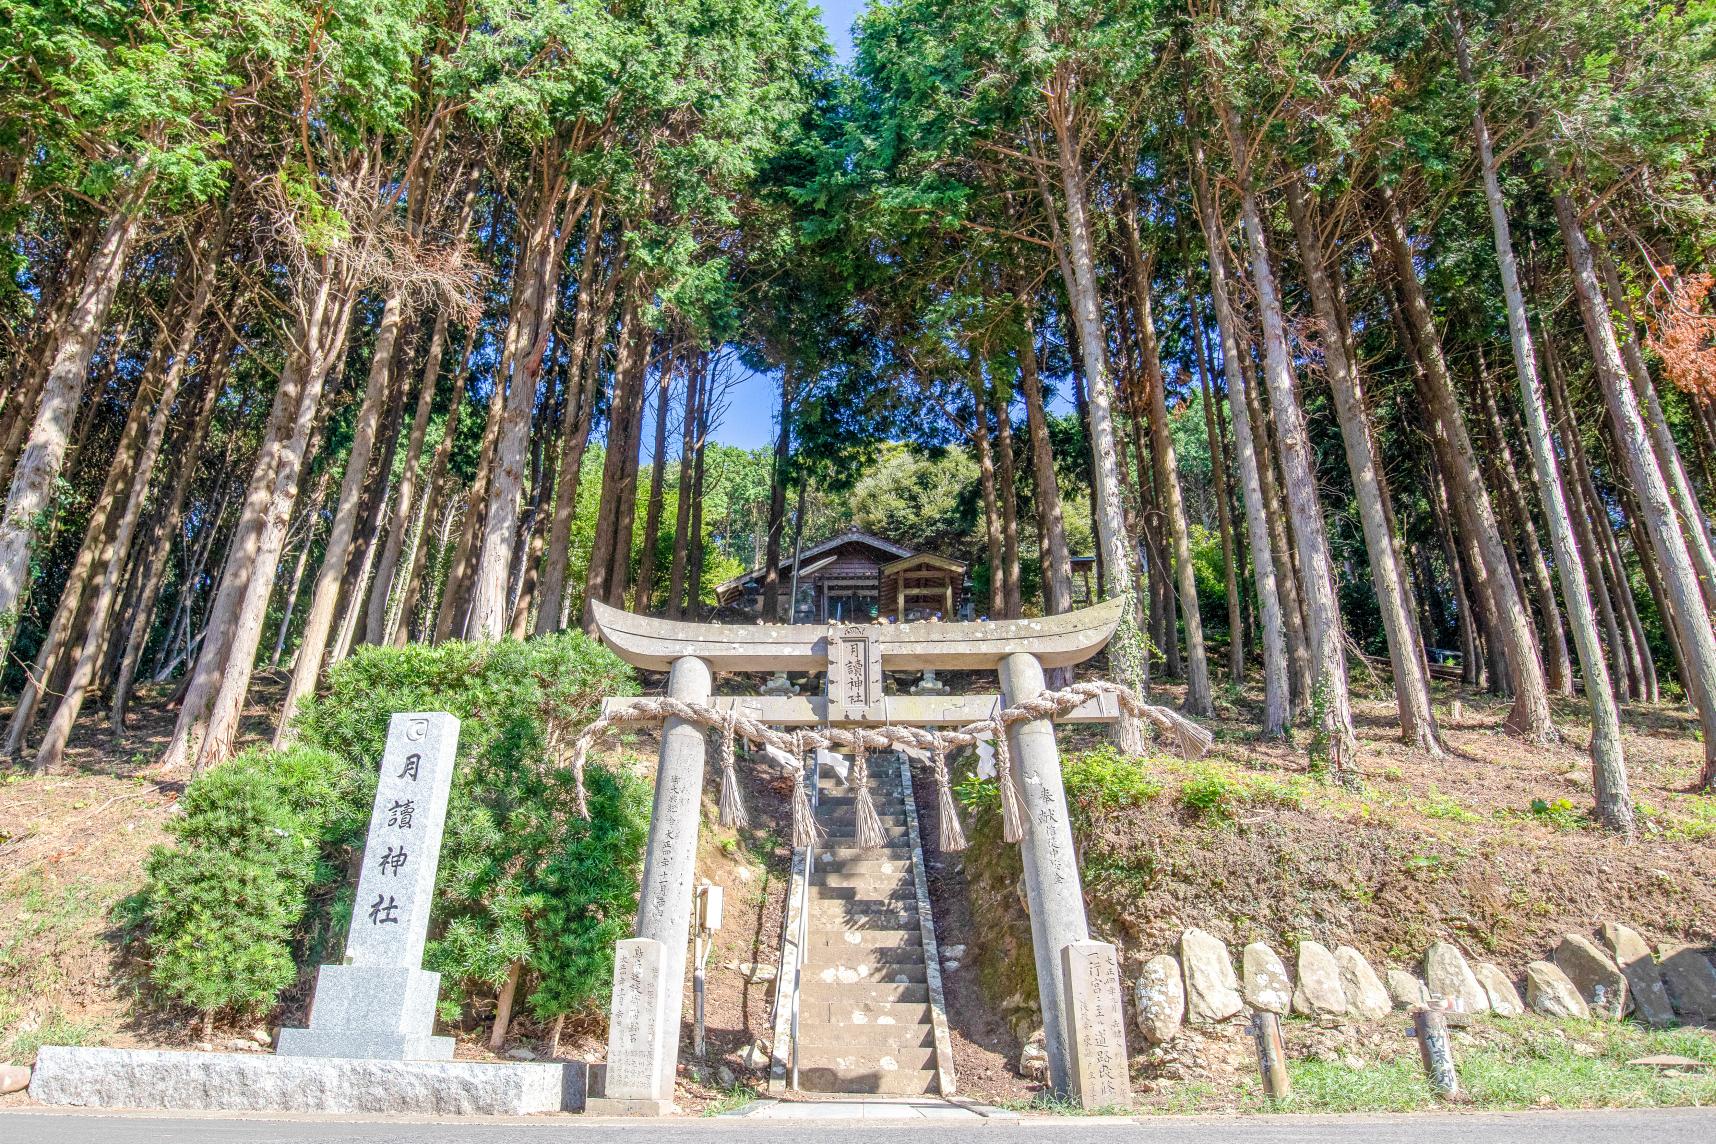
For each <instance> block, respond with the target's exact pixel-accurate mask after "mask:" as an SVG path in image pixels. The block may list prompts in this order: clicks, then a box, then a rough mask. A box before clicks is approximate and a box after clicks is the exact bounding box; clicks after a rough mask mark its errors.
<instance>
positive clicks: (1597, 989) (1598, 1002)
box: [1555, 933, 1627, 1021]
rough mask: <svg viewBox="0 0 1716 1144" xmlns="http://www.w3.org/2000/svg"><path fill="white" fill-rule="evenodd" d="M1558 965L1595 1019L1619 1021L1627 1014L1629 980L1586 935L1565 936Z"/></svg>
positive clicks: (1558, 949)
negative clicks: (1603, 1018)
mask: <svg viewBox="0 0 1716 1144" xmlns="http://www.w3.org/2000/svg"><path fill="white" fill-rule="evenodd" d="M1555 964H1556V965H1558V966H1560V967H1561V972H1563V973H1565V974H1566V975H1567V978H1568V980H1570V981H1572V982H1573V985H1574V987H1575V988H1577V989H1578V990H1579V996H1581V997H1583V998H1584V999H1585V1004H1587V1005H1589V1006H1590V1007H1591V1015H1592V1016H1593V1017H1606V1018H1608V1019H1609V1020H1611V1021H1619V1020H1620V1019H1621V1018H1622V1017H1623V1016H1625V1015H1626V1012H1627V979H1626V976H1625V975H1624V974H1622V973H1621V967H1620V966H1618V965H1616V964H1615V963H1614V961H1613V959H1611V958H1610V957H1609V955H1608V954H1606V953H1604V952H1603V951H1602V950H1600V949H1598V948H1597V944H1596V943H1595V942H1593V941H1592V940H1591V939H1590V938H1588V937H1585V936H1584V935H1583V934H1576V933H1569V934H1562V935H1561V940H1560V941H1559V942H1558V943H1556V946H1555Z"/></svg>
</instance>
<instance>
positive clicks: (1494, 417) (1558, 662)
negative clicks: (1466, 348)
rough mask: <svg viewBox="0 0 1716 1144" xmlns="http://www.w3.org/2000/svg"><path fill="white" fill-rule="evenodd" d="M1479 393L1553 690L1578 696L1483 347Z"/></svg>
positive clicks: (1514, 547) (1551, 587) (1513, 548)
mask: <svg viewBox="0 0 1716 1144" xmlns="http://www.w3.org/2000/svg"><path fill="white" fill-rule="evenodd" d="M1477 393H1478V402H1479V404H1480V405H1481V406H1482V408H1483V411H1484V418H1485V420H1486V421H1487V422H1488V423H1489V427H1490V434H1491V436H1493V437H1494V439H1495V443H1494V445H1493V447H1492V448H1491V449H1490V450H1488V460H1489V461H1490V465H1491V468H1492V469H1493V470H1494V471H1495V473H1496V476H1497V478H1498V479H1497V480H1496V481H1494V482H1493V483H1494V484H1495V485H1496V487H1497V488H1499V489H1500V490H1501V497H1502V508H1503V510H1504V512H1503V515H1504V516H1505V517H1506V518H1507V519H1508V520H1509V521H1510V522H1511V523H1512V525H1513V527H1512V529H1511V530H1510V531H1512V532H1513V533H1514V535H1515V537H1516V542H1515V543H1514V544H1513V545H1512V546H1510V549H1509V551H1510V552H1511V553H1512V554H1513V555H1514V556H1515V558H1516V559H1515V563H1516V566H1517V567H1518V568H1519V570H1520V571H1521V572H1523V573H1524V578H1525V580H1526V582H1527V583H1528V584H1529V586H1530V589H1531V594H1532V595H1533V596H1535V597H1536V598H1537V610H1538V614H1539V615H1540V616H1542V617H1543V622H1542V631H1543V637H1544V638H1543V651H1544V656H1543V659H1544V671H1545V675H1546V677H1547V679H1548V681H1549V689H1550V690H1551V691H1552V692H1554V693H1555V694H1557V695H1572V694H1573V667H1572V661H1571V659H1570V658H1569V656H1568V652H1567V636H1566V633H1565V631H1564V629H1563V626H1562V621H1561V608H1560V606H1559V605H1558V604H1557V603H1556V601H1555V588H1554V585H1553V584H1552V583H1551V582H1550V579H1549V565H1548V563H1547V562H1546V561H1545V560H1544V558H1543V546H1542V544H1541V543H1540V542H1539V541H1538V539H1537V526H1536V524H1535V523H1534V522H1533V520H1532V515H1531V505H1530V504H1529V503H1528V502H1527V500H1526V498H1525V489H1524V487H1523V486H1522V485H1521V483H1520V480H1519V472H1520V470H1519V468H1518V465H1517V462H1516V461H1515V460H1514V456H1513V449H1512V447H1511V446H1509V444H1508V441H1507V428H1506V425H1505V424H1504V422H1503V420H1502V415H1501V408H1500V406H1499V404H1498V403H1497V401H1496V396H1495V387H1494V385H1493V384H1492V383H1491V380H1490V376H1489V368H1488V365H1487V364H1486V363H1485V361H1484V356H1483V352H1482V350H1481V349H1480V351H1479V353H1478V371H1477Z"/></svg>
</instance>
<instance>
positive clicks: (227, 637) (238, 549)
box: [161, 257, 354, 770]
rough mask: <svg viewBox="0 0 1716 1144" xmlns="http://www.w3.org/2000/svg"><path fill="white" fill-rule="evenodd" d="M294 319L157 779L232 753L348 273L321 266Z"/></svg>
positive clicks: (348, 291)
mask: <svg viewBox="0 0 1716 1144" xmlns="http://www.w3.org/2000/svg"><path fill="white" fill-rule="evenodd" d="M301 289H302V294H301V300H300V305H299V313H298V319H297V322H296V324H295V329H294V331H293V337H292V342H291V345H292V346H293V349H292V351H291V353H290V354H289V356H288V358H287V361H286V366H285V368H284V369H283V370H282V371H281V374H280V382H279V385H278V387H277V388H276V390H275V395H274V406H273V408H272V409H271V410H270V412H269V418H268V425H267V428H266V429H265V430H264V431H263V438H262V443H261V446H260V448H259V449H258V452H257V458H256V464H255V467H254V468H253V470H252V472H251V477H250V483H249V486H248V488H247V489H246V491H245V499H244V503H243V508H242V510H241V513H240V516H239V521H238V525H237V527H236V530H235V531H234V533H233V536H232V539H231V541H230V542H229V545H228V548H227V555H226V560H225V561H224V563H223V565H222V568H221V586H220V590H219V591H218V592H217V593H216V595H215V598H214V602H213V604H212V605H211V606H210V609H209V614H208V622H207V631H208V633H209V635H208V637H207V638H205V640H204V642H203V645H202V649H201V651H200V652H199V653H198V655H197V660H196V666H195V667H194V668H193V669H192V671H191V673H190V676H189V678H188V680H187V684H186V690H185V696H184V699H183V702H182V703H181V705H180V708H179V719H178V723H177V725H176V726H175V727H174V730H173V738H172V741H171V742H170V743H169V744H168V746H167V750H166V751H165V753H164V754H163V756H162V760H161V767H162V769H163V770H173V769H175V768H176V767H178V766H180V765H181V764H183V763H185V762H189V761H191V760H192V759H195V760H196V763H197V766H198V768H199V769H200V768H201V767H202V766H204V765H207V764H209V763H212V762H218V761H221V760H224V759H225V758H226V757H227V756H228V755H229V754H230V753H231V750H232V744H233V740H234V737H235V735H236V733H237V729H238V716H239V712H240V708H241V706H242V703H243V699H244V695H245V693H246V692H247V691H248V690H249V687H250V675H251V671H252V668H253V666H254V664H255V659H256V645H257V643H258V642H259V641H260V639H261V624H262V617H263V613H264V612H265V611H266V609H267V604H268V595H269V590H270V589H271V588H272V586H273V582H274V571H275V564H276V562H277V560H278V558H279V554H280V548H279V545H280V541H281V540H282V539H283V537H284V534H285V530H286V523H287V521H288V520H289V519H290V517H291V513H292V507H293V505H294V503H295V502H296V500H297V492H298V476H299V471H300V468H301V466H302V464H303V461H304V455H303V454H304V451H305V446H306V445H307V444H308V442H309V435H310V429H311V426H312V425H313V423H314V422H315V419H316V410H317V407H318V406H319V405H320V404H321V398H322V389H323V385H324V383H325V382H326V380H327V376H328V372H329V370H330V369H331V367H332V366H333V364H334V362H335V361H336V360H337V359H338V357H339V355H340V353H341V351H342V350H343V348H344V345H345V339H346V331H347V327H348V325H349V323H350V320H351V310H352V304H353V295H354V290H353V289H352V286H351V284H350V282H349V281H348V279H347V276H346V272H345V271H343V270H341V269H339V268H337V267H335V266H334V265H333V264H332V262H331V260H330V259H328V258H326V257H324V258H322V259H321V260H319V264H318V265H317V267H316V269H315V271H314V272H313V277H311V279H310V280H309V281H307V282H305V283H304V284H303V286H302V287H301Z"/></svg>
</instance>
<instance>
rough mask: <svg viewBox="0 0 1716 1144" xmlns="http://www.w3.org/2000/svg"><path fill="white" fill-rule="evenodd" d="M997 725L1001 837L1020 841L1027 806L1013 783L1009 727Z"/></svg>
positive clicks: (1023, 829)
mask: <svg viewBox="0 0 1716 1144" xmlns="http://www.w3.org/2000/svg"><path fill="white" fill-rule="evenodd" d="M994 727H995V781H996V783H997V784H998V785H999V786H1000V787H1001V837H1002V838H1004V839H1006V840H1007V841H1008V842H1018V841H1019V840H1020V839H1022V838H1024V837H1025V808H1024V807H1022V806H1021V805H1020V804H1019V791H1018V790H1017V789H1016V788H1015V787H1014V785H1013V754H1012V752H1011V751H1010V750H1009V749H1008V747H1007V728H1006V727H1003V726H1002V725H1001V724H1000V723H999V722H997V723H995V724H994Z"/></svg>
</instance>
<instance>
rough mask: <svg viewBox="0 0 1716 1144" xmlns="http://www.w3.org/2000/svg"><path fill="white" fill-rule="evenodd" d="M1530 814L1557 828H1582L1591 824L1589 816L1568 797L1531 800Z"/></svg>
mask: <svg viewBox="0 0 1716 1144" xmlns="http://www.w3.org/2000/svg"><path fill="white" fill-rule="evenodd" d="M1531 816H1532V817H1533V818H1535V819H1537V820H1538V821H1539V822H1542V823H1545V824H1547V825H1549V826H1553V827H1555V829H1557V830H1583V829H1585V828H1586V827H1587V826H1590V825H1591V819H1590V816H1588V815H1587V814H1586V813H1585V812H1584V811H1582V810H1580V809H1579V808H1578V807H1577V806H1575V805H1574V804H1573V800H1572V799H1569V798H1557V799H1543V798H1534V799H1532V800H1531Z"/></svg>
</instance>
